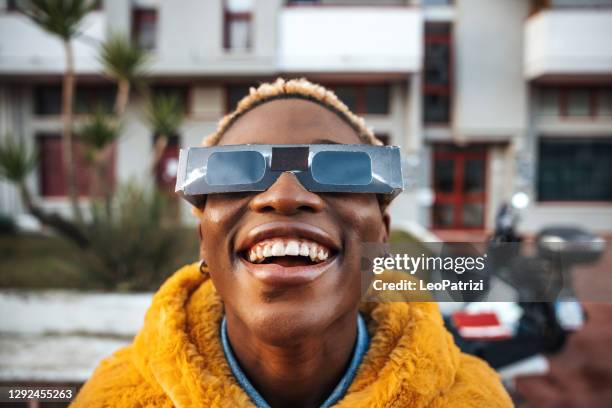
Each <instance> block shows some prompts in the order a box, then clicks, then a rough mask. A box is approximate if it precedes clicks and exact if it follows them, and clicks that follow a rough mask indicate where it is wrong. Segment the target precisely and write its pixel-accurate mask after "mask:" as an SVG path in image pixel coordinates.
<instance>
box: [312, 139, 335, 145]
mask: <svg viewBox="0 0 612 408" xmlns="http://www.w3.org/2000/svg"><path fill="white" fill-rule="evenodd" d="M310 144H342V143H338V142H335V141H333V140H329V139H316V140H315V141H313V142H312V143H310Z"/></svg>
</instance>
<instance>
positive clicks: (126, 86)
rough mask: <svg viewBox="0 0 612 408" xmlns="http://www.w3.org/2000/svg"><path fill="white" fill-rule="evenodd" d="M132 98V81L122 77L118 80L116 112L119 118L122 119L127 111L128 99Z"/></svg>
mask: <svg viewBox="0 0 612 408" xmlns="http://www.w3.org/2000/svg"><path fill="white" fill-rule="evenodd" d="M129 99H130V81H128V80H126V79H120V80H118V82H117V99H116V100H115V114H116V115H117V120H119V121H120V120H121V118H122V116H123V114H124V113H125V108H126V106H127V103H128V100H129Z"/></svg>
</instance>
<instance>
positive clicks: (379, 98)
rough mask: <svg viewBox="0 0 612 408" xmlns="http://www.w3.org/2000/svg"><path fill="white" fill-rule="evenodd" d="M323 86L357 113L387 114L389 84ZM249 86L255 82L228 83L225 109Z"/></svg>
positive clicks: (255, 85)
mask: <svg viewBox="0 0 612 408" xmlns="http://www.w3.org/2000/svg"><path fill="white" fill-rule="evenodd" d="M325 86H326V87H327V88H328V89H330V90H332V91H333V92H334V93H335V94H336V96H337V97H338V98H339V99H340V100H341V101H342V102H344V104H345V105H346V106H348V108H349V109H350V110H351V111H352V112H354V113H356V114H358V115H364V114H365V115H387V114H388V113H389V105H390V95H391V93H390V86H389V84H380V85H375V84H368V85H363V84H346V85H345V84H342V85H333V84H332V85H329V84H327V85H325ZM251 87H257V84H232V85H228V86H227V88H226V107H225V111H226V112H231V111H232V110H234V109H235V108H236V105H238V102H240V100H241V99H242V98H243V97H244V96H246V95H247V94H248V93H249V88H251Z"/></svg>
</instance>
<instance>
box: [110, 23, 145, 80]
mask: <svg viewBox="0 0 612 408" xmlns="http://www.w3.org/2000/svg"><path fill="white" fill-rule="evenodd" d="M100 62H101V63H102V65H103V66H104V69H105V71H106V73H107V74H108V75H109V76H111V77H112V78H114V79H117V80H126V81H129V82H130V83H134V82H135V81H136V80H138V79H139V78H140V77H141V76H142V75H143V74H144V73H145V66H146V63H147V52H146V51H144V50H142V49H141V48H139V47H138V46H136V44H134V43H133V42H132V41H131V40H130V39H129V38H128V37H127V36H126V35H123V34H117V33H114V34H111V35H110V36H109V38H108V39H107V40H106V41H105V42H104V43H102V45H101V48H100Z"/></svg>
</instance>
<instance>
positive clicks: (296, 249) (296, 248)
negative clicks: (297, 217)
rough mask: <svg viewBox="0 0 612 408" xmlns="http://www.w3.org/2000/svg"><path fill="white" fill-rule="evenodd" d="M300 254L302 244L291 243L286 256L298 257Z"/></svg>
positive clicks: (286, 250) (288, 245)
mask: <svg viewBox="0 0 612 408" xmlns="http://www.w3.org/2000/svg"><path fill="white" fill-rule="evenodd" d="M299 254H300V243H299V242H297V241H289V243H288V244H287V248H285V255H292V256H297V255H299Z"/></svg>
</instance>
